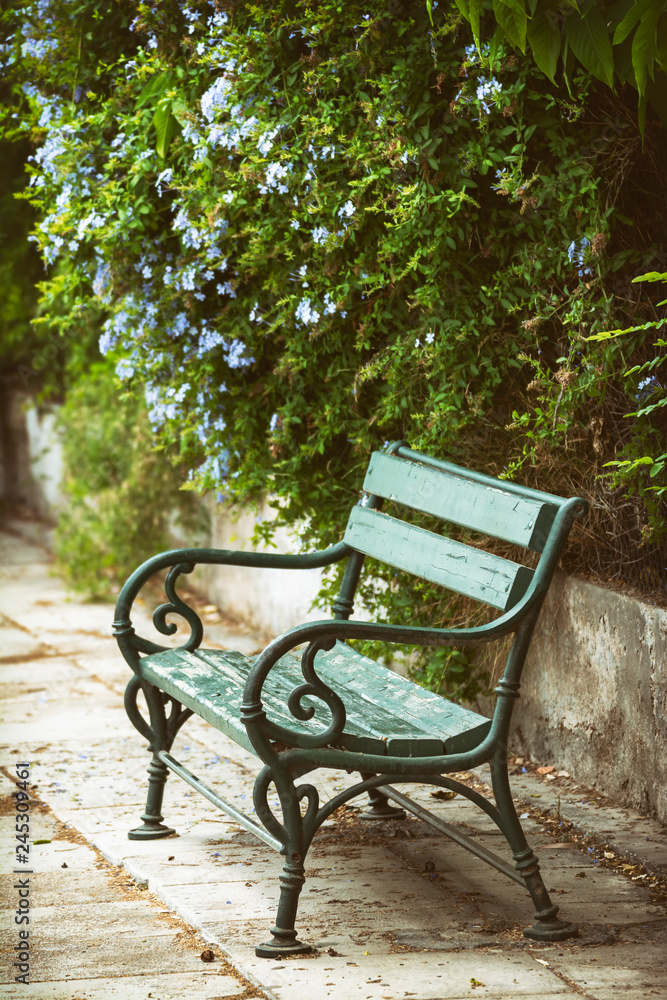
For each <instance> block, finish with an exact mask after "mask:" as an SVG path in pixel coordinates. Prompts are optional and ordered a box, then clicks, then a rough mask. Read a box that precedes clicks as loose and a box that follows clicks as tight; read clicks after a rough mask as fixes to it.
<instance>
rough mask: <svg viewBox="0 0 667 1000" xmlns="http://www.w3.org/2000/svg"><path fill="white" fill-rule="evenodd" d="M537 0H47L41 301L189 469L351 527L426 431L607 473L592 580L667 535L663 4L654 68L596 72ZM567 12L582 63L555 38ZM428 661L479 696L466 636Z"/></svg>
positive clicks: (225, 487) (411, 601)
mask: <svg viewBox="0 0 667 1000" xmlns="http://www.w3.org/2000/svg"><path fill="white" fill-rule="evenodd" d="M521 5H522V0H517V3H516V4H503V3H495V2H494V5H493V11H491V8H489V9H488V10H487V9H486V8H485V7H484V6H483V4H479V3H478V4H477V5H475V4H470V5H466V4H465V3H464V2H463V0H461V3H460V4H459V5H458V6H456V5H454V4H451V3H440V4H439V5H436V4H433V5H432V6H431V10H430V14H429V11H428V10H427V8H426V6H424V5H423V4H422V3H409V2H406V3H400V2H396V0H376V2H371V3H369V2H365V3H361V2H354V0H353V2H349V3H348V2H346V3H342V2H339V0H324V2H322V3H317V4H313V3H302V2H286V0H279V2H277V3H274V4H271V5H266V4H252V3H242V4H238V5H233V6H232V5H231V4H230V5H227V4H222V3H209V2H207V0H201V2H200V0H192V2H186V3H177V2H175V0H174V2H165V3H161V4H160V5H151V4H147V3H136V2H130V0H123V2H120V3H113V4H112V3H110V2H109V0H77V2H74V3H71V2H70V3H64V2H63V0H60V2H58V0H54V2H46V0H40V2H27V3H25V4H24V5H23V6H22V8H21V12H22V13H21V18H20V26H19V25H17V31H16V36H15V40H14V50H13V51H14V57H13V58H14V73H15V78H16V81H17V87H20V100H19V99H18V98H17V102H16V104H15V107H14V108H13V109H12V111H11V112H10V116H11V115H14V116H16V117H15V118H14V119H12V118H11V117H9V118H8V119H7V121H8V122H11V124H12V125H13V126H15V125H16V124H17V123H18V124H20V123H22V127H23V129H24V132H26V133H29V134H30V136H31V140H32V142H33V143H34V148H35V153H34V158H33V159H32V162H31V168H30V169H31V172H32V177H31V187H30V192H31V199H32V202H33V204H34V205H35V207H36V208H37V209H38V211H39V212H40V213H41V218H40V222H39V224H38V226H37V229H36V235H37V239H38V243H39V247H40V250H41V253H42V256H43V259H44V260H45V262H46V264H47V266H48V269H49V270H48V278H47V280H46V282H45V283H44V285H43V286H42V294H41V306H40V308H41V310H42V312H43V316H44V319H45V320H46V321H48V323H50V325H51V329H52V330H54V331H56V332H57V334H58V335H59V336H60V337H64V338H66V339H67V340H68V341H69V342H72V343H74V342H76V343H85V342H86V338H87V337H88V336H89V335H90V331H91V330H97V331H98V332H99V334H100V342H99V343H100V348H101V350H102V352H103V354H105V355H106V356H107V358H109V359H111V360H113V362H114V364H115V370H116V373H117V375H118V377H119V379H120V380H122V382H123V383H124V385H125V386H126V388H127V389H128V390H129V391H131V392H133V393H135V394H136V393H139V392H141V393H143V394H144V396H145V399H146V403H147V407H148V413H149V418H150V421H151V424H152V428H153V431H154V434H155V437H156V440H157V442H158V443H159V445H160V446H161V447H163V448H164V449H166V451H167V453H168V454H170V455H171V456H172V458H173V460H174V461H175V462H177V463H178V464H179V465H180V466H181V467H187V468H188V469H189V470H190V473H189V475H190V480H189V482H190V484H191V485H193V486H197V487H208V488H214V489H215V490H216V491H217V492H218V493H219V495H220V496H222V497H224V498H225V499H228V500H231V501H234V502H239V503H248V502H252V501H254V500H256V499H258V498H259V497H260V496H261V495H263V494H266V493H268V494H270V495H271V496H272V497H273V498H274V500H273V502H274V504H275V505H276V507H277V508H278V510H279V519H281V520H282V521H283V522H285V523H287V524H290V525H293V526H297V527H298V528H299V530H300V532H301V534H302V536H303V539H304V542H306V543H308V544H318V545H326V544H329V543H330V542H332V541H334V540H337V539H338V537H339V536H340V531H341V525H342V523H344V520H345V517H346V512H347V510H349V506H350V503H351V502H354V500H355V499H356V498H357V496H358V490H359V486H360V481H361V477H362V471H363V469H364V467H365V465H366V463H367V459H368V454H369V452H370V451H371V450H372V449H373V448H375V447H378V446H381V445H382V444H383V442H384V441H385V440H388V439H395V438H407V439H408V440H409V441H410V442H411V444H412V445H413V446H414V447H417V448H420V449H422V450H425V451H431V452H435V453H437V454H440V455H446V456H448V457H450V458H451V459H453V460H454V461H458V462H461V463H463V464H466V463H467V464H470V465H472V466H475V467H478V468H481V469H483V470H485V471H488V472H491V473H495V474H501V475H508V476H513V475H517V476H519V477H520V478H521V479H522V480H523V481H526V482H529V483H532V484H535V485H539V487H540V488H542V489H550V490H552V491H553V492H557V493H565V494H568V493H578V494H582V495H586V496H589V497H590V498H591V499H592V500H593V501H594V507H595V510H596V512H597V513H596V516H594V517H593V518H592V519H591V521H590V523H589V527H588V528H587V529H586V531H587V533H585V534H580V536H579V538H578V541H577V547H576V550H573V551H576V558H575V557H574V556H571V562H570V565H571V567H573V566H574V568H577V569H579V570H580V571H581V570H583V571H588V572H596V573H597V574H598V575H602V576H603V577H604V576H605V575H607V576H609V575H613V573H611V569H612V568H613V566H614V565H618V563H619V554H620V555H622V552H623V548H622V547H623V544H625V545H626V549H627V550H631V551H632V552H633V553H634V554H635V555H636V547H637V545H638V544H639V542H640V541H642V540H644V541H646V540H647V539H651V538H653V539H656V538H659V537H660V535H661V533H663V532H664V528H665V517H664V509H663V506H662V504H663V499H662V495H661V492H660V491H661V490H662V489H663V488H664V487H665V485H666V483H665V468H664V462H663V463H662V464H661V461H658V460H657V459H659V458H660V456H661V455H662V457H663V458H664V455H663V453H664V450H665V446H664V433H665V424H664V420H663V419H662V414H664V412H665V411H664V407H663V406H662V403H661V402H660V401H661V400H663V399H664V397H665V391H664V386H663V384H662V383H661V382H660V379H659V377H658V374H656V372H657V369H656V368H655V367H654V365H657V364H659V362H660V359H661V357H662V356H663V355H664V341H661V340H660V339H658V341H657V344H656V336H655V330H656V328H657V329H658V330H659V329H660V327H661V325H662V323H663V322H664V308H663V307H662V306H660V305H659V304H658V303H659V301H660V299H661V298H662V297H664V294H663V296H661V295H660V292H659V290H658V289H659V286H658V284H655V285H654V284H651V283H647V284H646V285H643V286H642V285H639V286H638V285H636V284H632V279H633V278H634V277H635V276H636V275H637V274H638V273H642V272H648V271H651V270H652V271H655V272H656V273H661V272H662V270H664V260H665V255H664V231H665V224H666V223H667V219H666V218H665V212H666V210H665V205H666V204H667V199H665V197H664V194H665V179H664V172H663V171H662V170H661V169H660V164H661V162H662V163H664V157H665V152H666V151H665V138H664V129H663V128H662V126H661V124H660V123H659V120H658V118H657V117H656V116H655V114H654V111H653V110H652V107H651V106H648V111H647V102H649V105H657V104H658V101H657V98H656V100H654V97H653V95H654V90H653V84H655V85H656V86H657V87H658V88H659V87H661V86H662V79H663V77H662V76H661V75H660V67H661V66H662V58H663V46H662V37H663V35H664V29H663V20H664V18H663V17H662V14H660V16H659V17H658V18H657V19H653V14H651V15H650V18H649V20H650V21H651V23H652V24H653V28H654V29H655V32H656V35H655V37H656V39H657V41H656V42H655V45H654V44H653V41H651V42H650V46H649V49H650V59H649V64H650V65H649V66H648V69H647V73H648V77H647V80H646V81H645V82H644V83H642V80H643V78H641V79H640V78H638V76H637V67H636V66H635V64H634V63H633V66H635V68H634V69H633V72H634V77H632V78H631V76H630V75H629V71H627V70H625V71H624V72H625V76H623V75H622V74H621V73H620V71H619V69H618V66H620V65H621V64H620V62H619V63H618V65H617V63H616V62H615V63H614V66H615V69H614V73H615V74H616V75H615V76H614V77H611V76H610V73H611V71H610V70H609V67H608V66H607V67H606V68H605V67H604V66H603V70H604V71H603V70H600V71H599V72H598V71H597V70H596V68H595V67H589V69H592V72H589V71H586V70H584V69H582V68H581V67H580V66H579V67H578V66H577V60H576V59H575V60H574V62H573V61H572V59H571V57H570V56H569V55H568V53H570V52H573V53H574V54H575V56H576V57H577V59H578V60H579V62H580V63H584V64H586V59H583V58H581V52H580V47H579V49H578V46H577V44H575V43H574V42H573V37H574V36H573V34H572V26H573V24H574V21H573V20H569V15H568V16H567V17H566V15H565V14H564V13H563V10H562V9H561V8H558V11H557V13H555V14H554V13H553V11H551V14H550V13H549V11H550V10H551V8H550V7H549V5H546V4H543V3H542V2H540V4H538V5H537V6H536V7H534V8H532V7H531V8H522V9H524V12H525V13H524V15H521V13H520V10H519V8H520V7H521ZM622 6H623V5H619V7H618V10H617V11H616V13H615V14H614V18H615V21H616V22H618V23H622V22H623V19H624V18H626V17H627V16H628V12H629V6H628V4H627V3H626V4H625V6H624V7H623V9H621V7H622ZM640 6H641V4H635V5H633V10H634V9H635V8H638V7H640ZM600 9H601V8H599V7H594V6H592V5H588V6H586V5H585V6H584V7H581V8H580V13H581V16H582V17H583V18H584V19H585V20H587V21H588V22H589V27H590V24H592V23H593V20H594V17H595V16H597V15H595V14H594V13H593V12H594V11H597V12H598V13H599V11H600ZM614 9H615V10H616V8H614ZM652 10H653V8H652V7H651V11H652ZM475 11H477V13H475ZM508 11H514V15H513V16H514V22H515V25H516V27H515V29H514V33H513V30H510V29H509V28H508V24H509V21H508V20H507V18H508V16H509V15H508V13H507V12H508ZM529 14H532V17H531V18H529ZM522 16H523V17H525V22H526V23H525V33H526V37H528V38H529V40H530V44H531V46H532V52H533V56H534V60H533V59H529V58H526V57H524V56H520V55H517V54H516V53H515V52H514V49H513V47H516V46H518V48H519V49H523V48H524V36H523V32H524V29H523V28H522V27H521V24H522V20H521V18H522ZM554 17H555V18H556V19H557V22H558V24H557V25H556V23H555V22H554V27H553V31H554V32H555V31H556V29H557V30H558V32H559V36H558V37H559V39H560V41H559V48H558V53H559V54H560V55H561V56H563V57H564V63H563V64H562V66H561V69H558V54H556V55H555V56H554V53H556V44H555V34H554V35H553V38H552V42H553V44H552V43H551V42H550V43H549V44H550V45H551V44H552V47H551V48H550V49H549V53H550V55H549V59H550V62H549V63H548V64H545V63H544V58H543V56H542V55H541V54H540V52H541V50H540V47H539V44H538V42H537V41H536V36H535V30H536V26H538V25H539V24H541V23H542V21H541V20H540V19H542V20H544V21H545V23H547V24H549V23H551V21H553V18H554ZM431 18H432V21H431ZM466 18H467V19H468V20H466ZM468 21H470V22H471V24H472V28H471V24H470V23H468ZM496 21H497V23H498V24H499V25H500V29H501V30H500V31H495V30H494V29H495V22H496ZM610 23H611V22H610ZM627 23H628V22H627V21H626V26H627ZM633 23H634V28H633V29H631V30H630V32H629V33H628V35H627V41H628V44H629V45H630V48H631V55H632V46H633V45H634V41H632V39H631V35H632V30H634V31H635V36H634V37H635V38H636V37H637V31H638V30H639V29H638V28H637V24H639V22H633ZM644 23H648V21H646V22H644V21H642V22H641V24H640V25H639V26H640V27H641V28H642V30H644V28H643V25H644ZM612 26H613V25H612ZM550 30H551V28H550ZM577 30H579V29H577ZM609 30H611V29H609ZM614 30H615V29H614ZM624 30H625V29H624ZM652 30H653V29H652ZM550 37H551V36H550ZM652 38H653V36H651V39H652ZM475 39H476V40H477V41H475ZM487 39H488V41H487ZM613 41H614V37H612V39H611V41H610V42H609V45H610V46H612V43H613ZM620 44H621V43H620V42H619V43H618V45H620ZM624 44H625V43H624ZM617 47H618V46H617ZM654 50H655V51H654ZM614 51H615V50H614ZM619 53H620V49H619ZM619 53H616V55H619ZM619 58H620V55H619ZM554 60H555V61H554ZM603 61H604V60H603ZM596 77H601V79H604V80H606V83H605V84H602V83H599V82H598V80H596ZM649 79H650V81H651V82H650V83H649V82H648V81H649ZM619 80H620V81H623V80H627V81H629V82H628V83H626V84H625V85H619ZM656 80H657V81H658V83H657V84H656ZM610 82H611V83H616V86H617V92H616V93H615V94H613V93H612V92H611V91H610V89H609V86H608V84H609V83H610ZM632 84H634V85H636V86H637V87H638V89H639V91H640V93H641V95H642V101H643V104H640V108H639V113H640V117H641V119H642V121H643V123H644V137H643V139H642V136H641V134H640V130H639V127H638V125H639V119H638V117H637V91H636V90H633V89H632ZM642 88H643V89H642ZM26 102H27V105H28V109H27V110H26ZM644 119H645V120H644ZM640 289H641V290H642V291H641V294H640ZM630 327H632V328H633V329H631V330H630V331H629V332H627V333H626V334H625V336H608V337H606V338H601V339H600V338H599V335H602V334H607V333H609V332H610V331H613V330H620V329H628V328H630ZM649 334H652V335H649ZM596 338H598V339H596ZM82 367H83V365H82ZM625 372H629V374H627V375H624V373H625ZM638 401H639V402H638ZM110 405H113V403H111V404H110ZM650 456H654V457H655V458H656V461H655V462H653V459H652V462H653V465H652V468H651V469H650V471H651V472H653V475H652V476H651V477H649V473H648V471H647V470H648V469H649V465H648V463H646V462H641V461H638V460H639V459H641V458H644V457H650ZM608 462H627V463H628V464H627V465H625V466H622V467H619V466H616V468H617V469H618V468H620V469H621V472H620V475H621V476H622V484H620V485H619V483H618V482H617V484H616V487H615V486H614V484H613V482H612V481H611V480H610V478H609V476H608V475H605V466H606V463H608ZM649 486H650V487H651V489H652V490H653V492H652V493H650V492H647V488H648V487H649ZM614 490H616V492H614ZM621 494H623V495H624V496H625V499H624V500H622V501H621V499H620V498H621ZM259 530H260V531H268V528H266V526H260V529H259ZM624 540H625V541H624ZM619 546H620V548H619ZM390 583H391V582H390V581H389V580H387V581H385V582H384V584H383V583H382V581H379V582H377V583H372V582H371V583H369V584H368V586H367V593H366V598H367V600H368V601H370V602H371V603H375V604H376V605H379V606H380V607H381V608H383V609H384V612H381V613H385V614H387V615H388V616H394V617H395V616H396V615H401V616H403V617H406V616H407V617H409V618H410V619H411V620H425V619H427V618H428V619H429V620H430V621H433V620H434V616H435V617H437V616H438V615H440V616H443V615H448V616H451V615H452V614H455V613H456V609H454V608H451V607H444V608H443V605H442V604H441V603H440V604H437V603H436V599H435V596H434V594H433V592H432V591H430V590H427V589H425V588H422V586H421V585H420V584H416V585H414V587H413V589H408V590H407V591H406V590H396V589H395V588H392V586H391V585H390ZM434 663H435V661H431V665H430V667H429V668H428V669H429V670H430V671H431V673H432V674H433V677H432V678H431V680H432V682H433V683H434V684H436V685H437V684H438V683H440V682H441V681H442V680H443V677H444V679H445V683H446V684H447V685H448V686H449V688H450V690H451V689H452V686H454V687H456V684H458V683H459V681H461V684H462V685H463V686H462V687H461V685H459V687H460V689H461V690H468V691H469V681H468V679H467V678H468V676H469V672H468V664H467V661H465V657H463V656H462V655H457V656H454V657H453V658H451V659H450V660H449V661H447V662H444V661H443V662H440V661H439V662H438V663H436V664H435V666H434ZM438 671H439V674H438ZM443 671H444V673H443ZM436 674H438V676H437V677H436V676H435V675H436ZM466 684H468V688H466Z"/></svg>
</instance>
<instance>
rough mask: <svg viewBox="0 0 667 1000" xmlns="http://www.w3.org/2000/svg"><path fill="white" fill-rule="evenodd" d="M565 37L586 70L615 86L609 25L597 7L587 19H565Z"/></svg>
mask: <svg viewBox="0 0 667 1000" xmlns="http://www.w3.org/2000/svg"><path fill="white" fill-rule="evenodd" d="M565 37H566V38H567V42H568V45H569V46H570V48H571V49H572V52H573V53H574V55H575V56H576V58H577V59H578V60H579V62H580V63H581V64H582V66H583V67H584V69H587V70H588V72H589V73H592V74H593V76H595V77H597V79H598V80H602V82H603V83H606V84H607V86H608V87H612V88H613V86H614V55H613V53H612V49H611V39H610V38H609V31H608V30H607V25H606V23H605V21H604V18H603V17H602V14H601V13H600V11H599V10H598V9H597V7H591V8H590V10H589V11H588V13H587V15H586V17H584V18H580V17H578V16H577V15H576V14H570V16H569V17H566V18H565Z"/></svg>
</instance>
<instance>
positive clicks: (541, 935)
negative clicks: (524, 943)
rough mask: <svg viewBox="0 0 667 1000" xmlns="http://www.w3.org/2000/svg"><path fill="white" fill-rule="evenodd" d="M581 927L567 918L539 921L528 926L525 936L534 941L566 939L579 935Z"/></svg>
mask: <svg viewBox="0 0 667 1000" xmlns="http://www.w3.org/2000/svg"><path fill="white" fill-rule="evenodd" d="M578 935H579V928H578V927H577V925H576V924H570V923H568V921H567V920H553V921H551V923H544V924H542V923H540V922H539V921H538V923H536V924H532V925H531V926H530V927H526V928H525V930H524V932H523V936H524V937H526V938H530V939H531V940H532V941H565V940H566V939H567V938H573V937H577V936H578Z"/></svg>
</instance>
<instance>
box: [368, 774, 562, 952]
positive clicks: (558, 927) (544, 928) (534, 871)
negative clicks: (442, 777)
mask: <svg viewBox="0 0 667 1000" xmlns="http://www.w3.org/2000/svg"><path fill="white" fill-rule="evenodd" d="M378 791H380V792H382V793H383V794H384V795H386V796H387V798H390V799H392V800H393V801H394V802H397V803H398V804H399V805H401V806H403V808H404V809H407V810H408V812H411V813H413V815H415V816H418V817H419V818H420V819H423V820H424V822H425V823H428V824H429V825H430V826H432V827H433V828H434V829H436V830H438V831H439V832H440V833H444V834H445V836H446V837H449V838H450V839H451V840H453V841H454V842H455V843H456V844H458V845H459V846H460V847H464V848H465V849H466V850H467V851H470V853H471V854H474V855H475V856H476V857H478V858H480V859H481V860H482V861H486V863H487V864H488V865H491V866H492V867H493V868H495V869H496V871H499V872H501V874H503V875H506V876H507V877H508V878H511V879H512V881H513V882H517V883H518V884H519V885H520V886H522V887H523V888H524V889H528V892H529V893H530V895H531V896H532V898H533V902H534V903H535V906H536V908H537V913H536V915H535V916H536V918H537V919H536V923H534V924H533V925H532V926H531V927H526V928H525V930H524V932H523V934H524V937H527V938H532V939H533V940H536V941H564V940H566V939H567V938H571V937H576V936H577V935H578V933H579V930H578V928H577V926H576V924H571V923H569V922H568V921H565V920H558V919H557V913H558V907H557V906H554V905H553V904H552V903H551V901H550V900H549V896H548V893H547V890H546V888H545V887H544V883H543V882H542V876H541V875H540V873H539V867H538V866H537V865H534V864H532V860H533V859H534V855H533V852H532V851H531V850H530V848H528V849H527V850H526V851H525V852H524V854H525V857H524V858H522V859H521V860H520V861H519V865H518V867H523V868H524V869H525V871H524V872H523V874H522V873H521V872H520V871H517V870H516V869H514V868H512V867H511V865H508V864H507V862H506V861H504V860H503V859H502V858H501V857H499V856H498V855H497V854H494V853H493V851H489V850H488V849H487V848H486V847H483V846H482V845H481V844H478V843H476V842H475V841H474V840H472V839H471V838H470V837H467V836H466V835H465V834H464V833H459V831H458V830H455V829H454V827H453V826H450V825H449V823H445V822H444V820H441V819H440V818H439V817H438V816H434V815H433V813H432V812H430V810H428V809H425V808H424V807H423V806H420V805H419V804H418V803H417V802H414V801H413V800H412V799H410V798H408V796H407V795H403V793H402V792H399V791H397V790H396V789H395V788H392V786H391V785H381V786H380V787H379V788H378ZM515 857H517V855H515ZM543 896H545V897H546V899H542V897H543Z"/></svg>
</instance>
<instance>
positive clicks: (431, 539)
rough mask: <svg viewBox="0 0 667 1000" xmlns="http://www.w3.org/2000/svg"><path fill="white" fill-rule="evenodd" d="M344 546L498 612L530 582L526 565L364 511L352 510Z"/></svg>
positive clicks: (366, 509)
mask: <svg viewBox="0 0 667 1000" xmlns="http://www.w3.org/2000/svg"><path fill="white" fill-rule="evenodd" d="M345 541H346V543H347V544H348V545H349V546H350V547H351V548H354V549H357V551H359V552H363V553H364V554H365V555H367V556H373V557H374V558H375V559H380V560H381V561H382V562H384V563H388V564H389V565H390V566H395V567H396V568H397V569H402V570H406V571H407V572H408V573H414V575H415V576H420V577H422V578H423V579H425V580H430V581H431V583H439V584H440V585H441V586H442V587H446V588H447V589H448V590H454V591H456V593H458V594H465V596H466V597H472V598H473V599H474V600H476V601H481V602H482V603H483V604H489V605H490V606H491V607H492V608H500V610H501V611H505V610H506V609H507V608H511V607H513V605H515V604H516V603H517V601H519V600H520V599H521V598H522V597H523V595H524V594H525V593H526V590H527V589H528V586H529V584H530V581H531V580H532V577H533V571H532V570H531V569H528V567H526V566H518V565H517V564H516V563H513V562H511V561H510V560H509V559H503V558H501V557H500V556H496V555H493V554H492V553H490V552H484V551H483V550H482V549H477V548H473V546H471V545H464V544H463V543H462V542H456V541H454V540H453V539H452V538H447V537H446V536H443V535H435V534H433V532H432V531H426V530H425V529H424V528H418V527H416V526H415V525H414V524H406V523H405V521H399V520H398V519H397V518H395V517H389V515H388V514H382V513H380V511H377V510H369V508H368V507H353V508H352V512H351V514H350V520H349V521H348V523H347V529H346V531H345Z"/></svg>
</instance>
